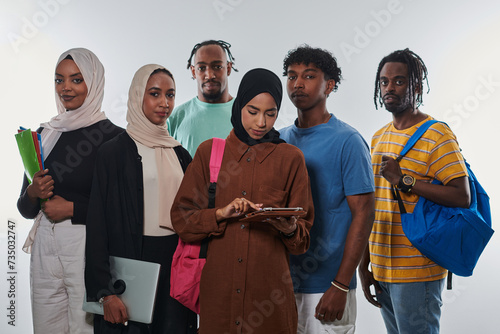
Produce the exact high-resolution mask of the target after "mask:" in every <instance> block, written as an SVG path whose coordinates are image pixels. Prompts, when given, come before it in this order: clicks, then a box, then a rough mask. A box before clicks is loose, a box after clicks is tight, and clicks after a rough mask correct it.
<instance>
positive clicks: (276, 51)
mask: <svg viewBox="0 0 500 334" xmlns="http://www.w3.org/2000/svg"><path fill="white" fill-rule="evenodd" d="M499 31H500V3H498V2H496V1H491V0H476V1H464V0H460V1H452V0H445V1H439V2H438V1H429V0H420V1H411V0H363V1H346V0H344V1H340V0H337V1H318V0H309V1H304V0H301V1H296V0H293V1H291V0H289V1H285V0H279V1H270V0H268V1H263V0H253V1H250V0H215V1H214V0H207V1H202V0H196V1H195V0H190V1H182V2H181V1H151V0H143V1H131V0H123V1H97V0H89V1H77V0H40V1H34V0H19V1H14V0H10V1H9V0H3V1H2V3H1V4H0V55H1V61H0V73H1V80H0V92H1V98H0V110H1V115H2V122H1V127H2V131H1V133H0V136H1V139H0V140H1V143H2V144H1V145H2V146H1V147H2V155H3V159H2V167H1V171H2V173H1V174H0V175H1V180H2V182H1V183H2V185H3V187H2V191H0V203H1V204H0V220H1V223H0V259H1V260H0V282H1V283H0V332H1V333H23V334H24V333H31V332H32V329H31V328H32V327H31V311H30V299H29V256H28V255H26V254H24V253H23V252H22V251H21V245H22V243H23V242H24V239H25V237H26V235H27V232H28V230H29V228H30V226H31V223H32V222H31V221H28V220H25V219H23V218H22V217H21V216H20V215H19V213H18V211H17V208H16V200H17V197H18V194H19V190H20V188H21V180H22V173H23V168H22V165H21V162H20V161H21V160H20V158H19V154H18V152H17V148H16V145H15V140H14V136H13V135H14V133H15V132H16V129H17V128H18V126H19V125H23V126H26V127H31V128H32V129H36V128H37V127H38V125H39V123H41V122H44V121H47V120H49V119H50V117H52V116H54V115H55V114H56V108H55V103H54V88H53V78H54V77H53V73H54V66H55V62H56V60H57V58H58V56H59V55H60V54H61V53H62V52H63V51H65V50H67V49H69V48H72V47H86V48H88V49H90V50H92V51H93V52H95V54H96V55H97V56H98V57H99V58H100V60H101V61H102V63H103V64H104V67H105V69H106V93H105V98H104V105H103V109H104V110H105V111H106V113H107V115H108V117H109V118H110V119H111V120H112V121H113V122H115V123H116V124H118V125H121V126H125V112H126V99H127V92H128V88H129V85H130V82H131V79H132V76H133V74H134V72H135V71H136V70H137V69H138V68H139V67H140V66H142V65H144V64H146V63H159V64H162V65H164V66H166V67H167V68H169V69H170V70H171V71H172V72H173V74H174V76H175V78H176V84H177V98H176V102H177V104H180V103H182V102H184V101H186V100H188V99H190V98H191V97H193V96H194V95H195V93H196V84H195V82H194V81H192V80H191V78H190V77H191V76H190V73H189V71H187V69H186V62H187V59H188V57H189V54H190V51H191V49H192V47H193V45H194V44H196V43H198V42H201V41H203V40H206V39H223V40H225V41H228V42H229V43H231V44H232V48H231V51H232V52H233V55H234V56H235V57H236V62H235V67H236V68H238V69H239V70H240V72H239V73H236V72H233V73H232V75H231V77H230V92H231V94H232V95H233V96H235V95H236V90H237V87H238V83H239V81H240V79H241V77H242V75H243V74H244V73H245V72H246V71H247V70H249V69H251V68H254V67H265V68H268V69H271V70H273V71H274V72H275V73H277V74H278V75H280V76H281V73H282V61H283V58H284V56H285V54H286V52H287V51H288V50H289V49H292V48H294V47H296V46H298V45H300V44H302V43H308V44H310V45H311V46H314V47H321V48H325V49H328V50H331V51H332V52H333V53H334V54H335V55H336V57H337V59H338V62H339V65H340V67H341V68H342V74H343V77H344V80H343V81H342V82H341V84H340V87H339V90H338V92H336V93H334V94H332V95H331V96H330V99H329V102H328V110H329V111H330V112H333V113H334V114H335V115H336V116H337V117H339V118H340V119H342V120H344V121H346V122H348V123H349V124H351V125H352V126H354V127H355V128H357V129H358V130H359V131H360V132H361V134H362V135H363V136H364V137H365V139H366V140H367V141H368V142H369V141H370V138H371V136H372V134H373V133H374V132H375V131H376V130H377V129H379V128H380V127H382V126H383V125H384V124H385V123H387V122H388V121H390V119H391V118H390V114H389V113H388V112H387V111H385V110H380V109H379V110H375V108H374V105H373V89H374V81H375V74H376V69H377V65H378V62H379V61H380V59H381V58H382V57H383V56H385V55H387V54H388V53H390V52H392V51H394V50H397V49H402V48H406V47H409V48H410V49H412V50H413V51H415V52H416V53H417V54H419V55H420V56H421V57H422V58H423V59H424V61H425V63H426V65H427V68H428V70H429V83H430V85H431V91H430V93H429V94H428V95H425V96H424V104H425V105H424V106H423V107H421V110H422V111H424V112H426V113H429V114H431V115H433V116H434V117H436V118H438V119H441V120H444V121H447V122H448V123H449V125H450V126H451V127H452V129H453V131H454V132H455V133H456V135H457V137H458V140H459V143H460V146H461V147H462V149H463V153H464V155H465V157H466V158H467V160H468V161H469V162H470V164H471V165H472V168H473V170H474V171H475V173H476V176H478V178H479V180H480V181H481V182H482V183H483V185H484V186H485V188H486V190H487V191H488V192H489V194H490V197H491V204H492V209H493V212H492V213H493V221H494V227H495V225H496V222H497V221H498V218H499V213H498V211H497V209H496V208H497V207H498V206H499V204H500V200H499V197H498V190H497V189H499V186H500V181H499V178H498V172H496V170H497V168H495V167H496V164H498V162H499V158H498V151H499V150H498V142H499V140H498V134H497V133H496V131H497V128H498V126H497V124H498V122H499V120H500V116H499V105H500V67H499V65H498V60H499V59H500V47H499V41H500V38H499V37H500V36H499V35H500V33H499ZM283 82H284V80H283ZM295 117H296V114H295V110H294V108H293V106H292V104H291V103H290V102H289V100H288V98H287V97H286V96H285V97H284V105H283V108H282V110H281V111H280V115H279V118H278V122H277V126H276V127H277V128H278V129H279V128H281V127H282V126H284V125H288V124H290V123H291V122H292V121H293V120H294V119H295ZM9 218H10V219H13V220H14V221H15V222H16V229H17V230H16V237H17V239H16V242H17V253H16V255H17V257H16V271H17V277H16V299H15V301H16V322H15V323H16V327H12V326H9V325H8V324H7V321H8V320H9V319H8V318H7V314H8V311H7V307H8V303H9V301H10V299H9V298H8V289H9V287H10V286H9V284H8V283H7V278H8V275H7V272H8V271H9V269H8V268H7V220H8V219H9ZM499 240H500V233H497V234H495V235H494V236H493V238H492V240H491V241H490V244H489V245H488V247H487V248H486V250H485V252H484V253H483V256H482V258H481V259H480V261H479V263H478V265H477V267H476V270H475V273H474V275H473V276H472V277H471V278H460V277H458V278H456V279H455V282H454V283H455V287H454V289H453V290H452V291H451V292H446V293H445V294H444V307H443V315H442V333H474V332H475V333H498V326H496V324H497V322H498V316H499V311H498V306H497V303H496V302H497V301H498V299H499V297H500V293H499V291H498V289H497V284H496V281H497V277H498V273H499V265H498V263H499V261H498V258H499V255H500V246H499ZM357 326H358V327H357V328H358V331H357V332H358V333H384V332H385V330H384V326H383V323H382V320H381V316H380V313H379V310H378V309H376V308H374V307H372V306H371V305H370V304H368V302H366V300H365V299H364V297H363V294H362V292H361V289H359V290H358V321H357Z"/></svg>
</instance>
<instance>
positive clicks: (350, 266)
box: [335, 193, 375, 285]
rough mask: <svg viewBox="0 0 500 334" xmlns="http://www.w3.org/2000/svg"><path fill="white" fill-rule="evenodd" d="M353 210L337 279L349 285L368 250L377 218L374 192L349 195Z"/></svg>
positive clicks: (348, 199)
mask: <svg viewBox="0 0 500 334" xmlns="http://www.w3.org/2000/svg"><path fill="white" fill-rule="evenodd" d="M347 201H348V203H349V207H350V209H351V212H352V222H351V227H350V228H349V231H348V233H347V238H346V242H345V246H344V254H343V256H342V262H341V264H340V268H339V270H338V272H337V276H336V277H335V279H336V280H337V281H339V282H340V283H342V284H345V285H349V282H350V281H351V279H352V277H353V276H354V274H355V272H356V268H357V267H358V265H359V263H360V261H361V258H362V257H363V256H364V254H365V252H366V250H367V244H368V239H369V237H370V233H371V230H372V225H373V220H374V218H375V198H374V194H373V193H367V194H362V195H356V196H348V197H347Z"/></svg>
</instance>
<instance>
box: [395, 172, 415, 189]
mask: <svg viewBox="0 0 500 334" xmlns="http://www.w3.org/2000/svg"><path fill="white" fill-rule="evenodd" d="M416 181H417V180H416V179H415V178H414V177H413V176H411V175H408V174H403V175H402V176H401V178H400V179H399V183H398V189H399V190H401V191H402V192H404V193H408V192H410V191H411V188H413V186H414V185H415V182H416Z"/></svg>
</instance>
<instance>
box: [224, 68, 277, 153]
mask: <svg viewBox="0 0 500 334" xmlns="http://www.w3.org/2000/svg"><path fill="white" fill-rule="evenodd" d="M261 93H269V94H271V96H272V97H273V98H274V101H275V102H276V106H277V108H278V111H279V109H280V106H281V99H282V97H283V89H282V86H281V80H280V79H279V78H278V76H277V75H276V74H274V73H273V72H271V71H269V70H266V69H264V68H255V69H253V70H250V71H248V72H247V73H246V74H245V75H244V76H243V78H242V79H241V83H240V86H239V88H238V94H237V95H236V99H235V100H234V104H233V109H232V115H231V123H232V124H233V127H234V133H235V134H236V137H238V139H239V140H241V141H242V142H244V143H245V144H247V145H249V146H253V145H256V144H260V143H267V142H271V143H275V144H280V143H284V142H285V141H284V140H283V139H280V137H279V136H280V134H279V132H278V131H276V130H275V129H274V128H272V129H271V131H269V132H268V133H266V135H265V136H264V137H262V138H261V139H259V140H255V139H253V138H252V137H250V135H249V134H248V132H247V131H246V130H245V128H244V127H243V123H242V122H241V109H243V107H244V106H245V105H246V104H247V103H248V102H250V101H251V100H252V99H253V98H254V97H255V96H257V95H259V94H261Z"/></svg>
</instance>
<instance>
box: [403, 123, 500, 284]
mask: <svg viewBox="0 0 500 334" xmlns="http://www.w3.org/2000/svg"><path fill="white" fill-rule="evenodd" d="M436 122H438V121H436V120H429V121H427V122H425V123H424V124H422V126H420V127H419V128H418V129H417V131H416V132H415V133H414V134H413V136H412V137H411V138H410V139H409V140H408V142H407V143H406V145H405V147H404V148H403V150H402V151H401V154H400V156H399V157H398V161H400V160H401V159H402V158H403V157H404V155H405V154H406V153H407V152H408V151H409V150H410V149H411V148H412V147H413V145H415V143H416V142H417V141H418V140H419V139H420V137H421V136H422V135H423V134H424V132H425V131H427V129H428V128H429V127H430V126H431V125H432V124H434V123H436ZM465 165H466V167H467V172H468V174H469V187H470V194H471V203H470V207H469V208H468V209H464V208H451V207H446V206H442V205H439V204H436V203H434V202H432V201H430V200H427V199H425V198H423V197H420V198H419V200H418V202H417V204H416V205H415V208H414V210H413V213H406V209H405V207H404V205H403V202H402V200H401V196H400V195H399V192H398V191H397V189H395V191H396V197H397V199H398V203H399V209H400V212H401V223H402V225H403V231H404V233H405V235H406V237H407V238H408V240H410V242H411V243H412V244H413V246H415V247H416V248H417V249H418V250H419V251H420V252H421V253H422V254H423V255H425V256H426V257H428V258H429V259H431V260H432V261H434V262H435V263H437V264H438V265H440V266H441V267H443V268H445V269H448V270H449V271H450V272H452V273H454V274H456V275H459V276H470V275H472V271H473V270H474V267H475V266H476V263H477V261H478V259H479V256H480V255H481V253H482V252H483V250H484V248H485V247H486V244H487V243H488V241H489V240H490V238H491V236H492V235H493V232H494V231H493V230H492V228H491V211H490V199H489V197H488V194H486V191H485V190H484V189H483V187H482V186H481V184H480V183H479V181H478V180H477V179H476V177H475V176H474V173H473V172H472V170H471V169H470V166H469V164H468V163H467V162H465ZM432 183H435V184H442V183H441V182H439V181H437V180H434V181H433V182H432ZM450 277H451V276H450Z"/></svg>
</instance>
